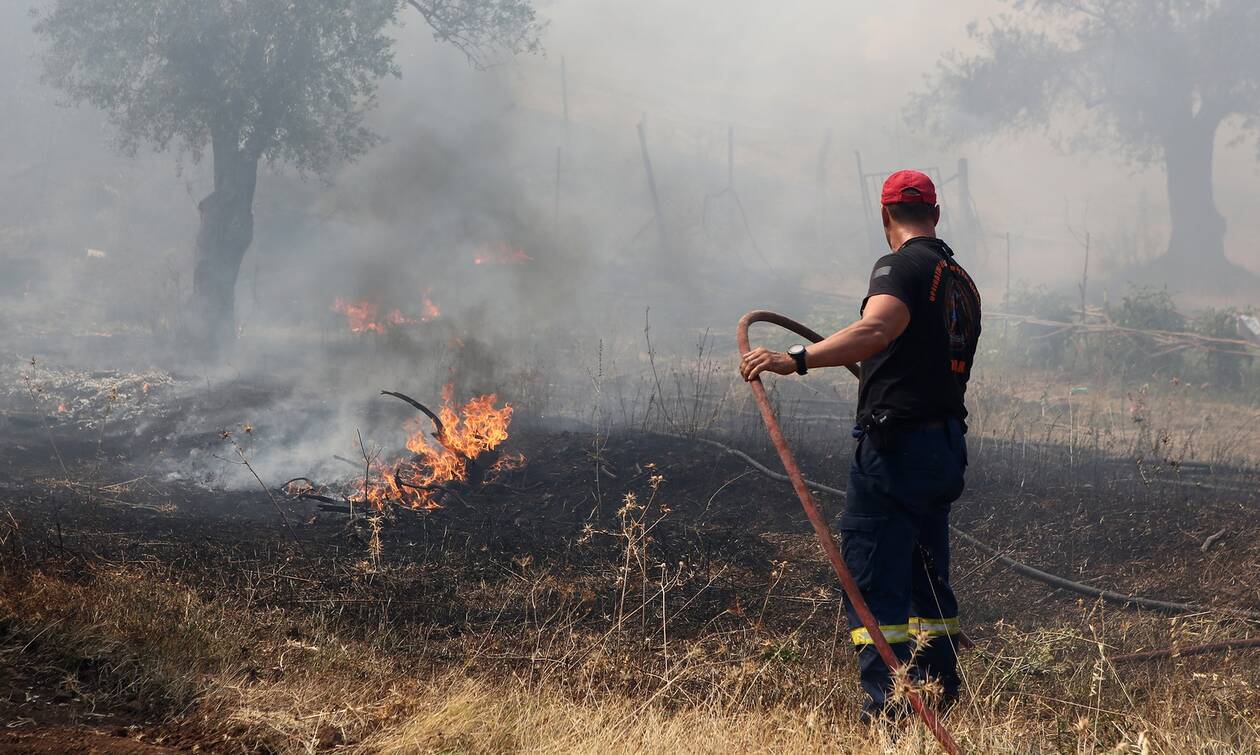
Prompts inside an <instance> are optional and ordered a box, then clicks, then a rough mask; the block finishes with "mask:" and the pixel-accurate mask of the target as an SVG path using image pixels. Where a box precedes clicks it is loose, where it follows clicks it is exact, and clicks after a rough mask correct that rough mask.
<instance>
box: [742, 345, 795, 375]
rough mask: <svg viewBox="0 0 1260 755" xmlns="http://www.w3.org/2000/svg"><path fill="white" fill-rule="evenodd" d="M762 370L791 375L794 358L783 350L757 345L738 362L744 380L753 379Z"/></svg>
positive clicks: (793, 370)
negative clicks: (773, 349)
mask: <svg viewBox="0 0 1260 755" xmlns="http://www.w3.org/2000/svg"><path fill="white" fill-rule="evenodd" d="M763 372H773V373H774V374H776V375H791V374H793V373H794V372H796V360H795V359H793V358H792V357H791V356H790V355H789V354H787V353H786V352H783V351H771V350H769V349H766V348H762V347H761V346H758V347H757V348H755V349H753V350H752V351H750V352H748V353H747V354H745V355H744V358H743V359H741V360H740V362H739V374H740V375H743V376H744V379H745V380H755V379H756V378H757V376H758V375H760V374H761V373H763Z"/></svg>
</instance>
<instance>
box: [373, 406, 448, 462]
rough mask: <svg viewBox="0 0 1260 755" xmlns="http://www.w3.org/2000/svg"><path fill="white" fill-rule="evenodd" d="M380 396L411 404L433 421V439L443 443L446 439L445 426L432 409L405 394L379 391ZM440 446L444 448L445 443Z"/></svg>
mask: <svg viewBox="0 0 1260 755" xmlns="http://www.w3.org/2000/svg"><path fill="white" fill-rule="evenodd" d="M381 395H382V396H393V397H394V398H398V399H402V400H403V401H406V402H407V403H408V404H411V405H412V406H414V407H415V408H417V409H419V410H420V412H421V413H422V414H424V415H425V416H426V417H428V418H429V419H431V420H433V427H434V428H435V430H436V431H435V432H434V433H433V437H434V438H437V439H438V440H439V441H444V439H445V438H446V426H445V425H443V424H442V420H441V418H439V417H438V416H437V415H436V414H434V413H433V410H432V409H430V408H429V407H427V406H425V405H424V404H422V403H420V402H419V401H416V400H415V399H414V398H412V397H411V396H408V395H407V394H405V393H399V392H397V391H381ZM442 445H444V446H445V445H446V443H445V442H442ZM451 450H454V449H451Z"/></svg>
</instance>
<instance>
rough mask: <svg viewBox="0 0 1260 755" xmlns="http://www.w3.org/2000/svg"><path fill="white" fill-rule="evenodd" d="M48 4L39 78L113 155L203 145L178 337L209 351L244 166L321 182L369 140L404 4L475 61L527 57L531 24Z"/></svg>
mask: <svg viewBox="0 0 1260 755" xmlns="http://www.w3.org/2000/svg"><path fill="white" fill-rule="evenodd" d="M49 2H50V5H49V7H48V8H47V9H46V10H45V11H42V12H37V14H36V21H35V31H36V33H37V34H39V35H40V36H41V37H42V38H43V39H44V41H45V44H46V47H45V49H44V51H43V55H42V64H43V70H44V78H45V80H46V81H47V82H48V83H50V84H52V85H53V86H55V87H57V88H58V89H60V90H61V91H62V92H64V93H65V94H66V95H67V97H68V99H69V101H70V102H71V103H74V104H79V103H88V104H90V105H93V106H95V107H98V108H100V109H102V110H104V111H105V113H106V114H107V116H108V118H109V120H110V121H111V122H112V123H113V124H114V125H115V126H116V127H117V129H118V137H119V143H120V146H121V147H122V149H123V150H124V151H127V152H130V153H133V154H134V152H135V150H136V149H137V148H138V146H139V145H140V144H142V143H145V144H149V145H151V146H153V147H155V148H157V149H158V150H167V149H173V150H175V151H177V152H180V153H182V154H187V155H190V156H191V158H192V159H193V160H194V161H196V160H200V159H201V158H202V156H203V155H204V153H205V150H206V149H207V148H209V150H210V155H211V159H212V161H213V172H214V189H213V191H212V192H211V193H210V194H209V195H208V196H207V197H205V198H204V199H203V200H201V202H200V203H199V205H198V209H199V211H200V215H201V225H200V228H199V230H198V233H197V240H196V251H195V270H194V274H193V307H192V312H193V317H192V333H191V334H192V335H193V336H194V338H195V339H196V341H197V342H198V344H199V345H202V346H204V347H207V348H208V349H209V350H210V351H211V352H213V351H215V350H217V348H218V347H220V346H221V345H223V344H224V343H225V342H226V341H228V340H229V339H231V338H232V337H233V335H234V333H235V325H234V320H235V318H234V302H235V287H236V280H237V275H238V273H239V270H240V264H241V260H242V259H243V258H244V255H245V252H246V251H247V250H248V249H249V246H250V244H251V243H252V240H253V234H254V214H253V203H254V192H255V188H256V186H257V182H258V166H259V163H260V162H264V161H265V162H266V163H268V164H271V165H276V166H279V165H289V166H292V167H294V168H296V169H297V170H298V171H299V172H301V173H302V174H304V175H305V174H316V175H327V174H328V173H329V171H330V170H331V169H332V168H333V167H335V166H337V165H339V164H342V163H344V162H346V161H351V160H354V159H355V158H357V157H359V156H360V155H362V154H363V153H364V152H366V151H367V150H368V149H370V148H371V147H372V146H373V145H375V144H376V143H377V142H379V141H380V137H379V136H378V135H377V134H375V133H373V132H372V131H371V130H370V129H369V128H368V127H367V126H366V125H365V116H366V114H367V112H368V111H369V110H370V109H371V107H372V106H373V104H374V102H375V97H376V91H377V87H378V84H379V82H380V80H381V79H382V78H383V77H385V76H389V75H393V76H397V75H399V69H398V67H397V65H396V64H395V63H394V56H393V39H392V38H391V36H390V31H391V30H392V29H393V27H394V25H395V22H396V21H399V20H400V14H401V13H402V11H403V10H404V9H405V8H407V7H411V8H414V9H415V10H417V11H418V12H419V13H420V14H421V16H422V17H423V19H424V20H425V21H426V22H427V23H428V24H429V25H430V27H431V28H432V29H433V32H434V36H435V37H436V38H437V39H439V40H441V41H445V42H449V43H451V44H453V45H455V46H456V47H458V48H459V49H460V50H462V51H463V52H464V53H465V54H466V55H467V56H468V57H469V59H470V60H471V61H472V62H473V63H475V64H478V65H479V64H480V63H481V61H482V59H483V58H482V56H483V55H485V54H488V53H489V52H492V51H495V50H506V51H508V52H511V53H516V52H520V51H524V50H528V51H532V50H535V49H537V46H538V37H539V33H540V30H541V25H540V24H539V22H538V21H537V20H536V18H535V14H534V11H533V8H532V6H531V4H530V2H531V0H195V1H193V0H185V1H182V2H181V1H177V0H49Z"/></svg>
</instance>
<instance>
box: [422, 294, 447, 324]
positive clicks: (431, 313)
mask: <svg viewBox="0 0 1260 755" xmlns="http://www.w3.org/2000/svg"><path fill="white" fill-rule="evenodd" d="M420 310H421V314H420V322H429V321H431V320H436V319H437V318H439V317H441V316H442V310H440V309H438V305H436V304H434V303H433V300H432V299H430V298H429V296H428V294H426V295H425V296H424V300H423V301H422V302H421V303H420Z"/></svg>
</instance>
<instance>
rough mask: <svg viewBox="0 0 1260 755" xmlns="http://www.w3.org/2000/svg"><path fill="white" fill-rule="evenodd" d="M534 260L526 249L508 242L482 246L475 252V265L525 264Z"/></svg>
mask: <svg viewBox="0 0 1260 755" xmlns="http://www.w3.org/2000/svg"><path fill="white" fill-rule="evenodd" d="M533 261H534V258H533V257H531V256H529V255H528V254H526V253H525V252H524V250H521V249H516V248H514V247H511V246H508V245H507V244H499V245H498V246H487V247H482V248H481V249H478V250H477V251H476V252H475V253H474V254H473V264H474V265H523V264H525V263H526V262H533Z"/></svg>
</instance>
